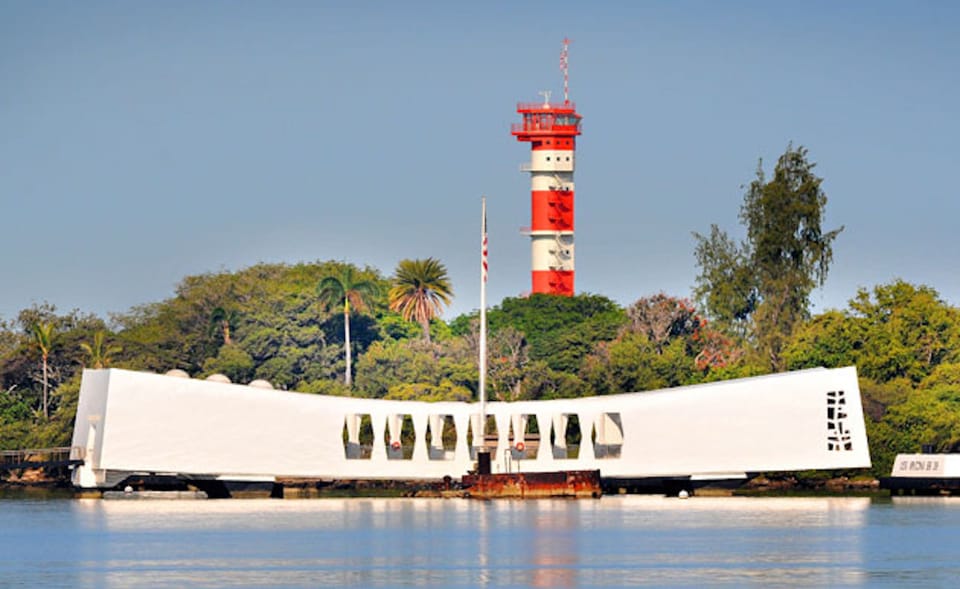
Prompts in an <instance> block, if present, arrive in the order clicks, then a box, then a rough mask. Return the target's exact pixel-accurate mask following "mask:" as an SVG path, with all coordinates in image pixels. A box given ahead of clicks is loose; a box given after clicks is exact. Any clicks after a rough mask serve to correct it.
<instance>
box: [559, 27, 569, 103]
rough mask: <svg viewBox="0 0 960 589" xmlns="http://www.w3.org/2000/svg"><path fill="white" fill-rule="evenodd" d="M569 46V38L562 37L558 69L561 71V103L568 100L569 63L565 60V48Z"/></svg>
mask: <svg viewBox="0 0 960 589" xmlns="http://www.w3.org/2000/svg"><path fill="white" fill-rule="evenodd" d="M569 47H570V39H567V38H566V37H564V39H563V49H562V50H561V51H560V71H561V72H563V103H564V104H567V103H569V102H570V65H569V63H568V62H567V50H568V48H569Z"/></svg>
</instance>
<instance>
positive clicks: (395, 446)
mask: <svg viewBox="0 0 960 589" xmlns="http://www.w3.org/2000/svg"><path fill="white" fill-rule="evenodd" d="M390 447H391V448H393V450H394V451H396V450H399V449H400V440H394V441H392V442H390Z"/></svg>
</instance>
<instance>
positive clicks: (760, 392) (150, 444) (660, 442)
mask: <svg viewBox="0 0 960 589" xmlns="http://www.w3.org/2000/svg"><path fill="white" fill-rule="evenodd" d="M258 384H259V385H261V386H256V385H258ZM264 384H266V383H262V382H261V383H252V386H247V385H239V384H230V383H226V382H213V381H209V380H206V381H205V380H198V379H190V378H183V377H182V376H181V377H176V376H167V375H159V374H151V373H143V372H132V371H127V370H118V369H105V370H85V371H84V373H83V383H82V385H81V388H80V400H79V406H78V409H77V418H76V424H75V427H74V433H73V446H75V447H80V448H84V449H85V451H84V457H85V461H84V464H83V465H81V466H78V467H77V468H76V470H75V471H74V474H73V482H74V484H76V485H77V486H79V487H83V488H107V487H113V486H115V485H117V484H119V483H120V482H122V481H123V480H124V479H126V478H127V477H129V476H134V475H152V474H156V475H174V476H177V477H181V478H184V479H186V480H190V479H195V480H201V479H217V480H222V481H264V482H267V481H274V480H275V479H276V478H278V477H284V478H286V477H303V478H311V479H320V480H354V479H379V480H437V479H442V478H443V477H445V476H450V477H454V478H459V477H460V476H462V475H464V474H466V473H467V471H469V470H471V469H473V468H475V460H476V451H477V450H478V448H479V447H480V446H481V445H482V443H483V440H480V439H478V438H479V437H480V436H476V437H475V436H474V432H479V431H481V430H480V428H479V424H480V420H479V411H480V409H479V407H480V405H479V404H477V403H446V402H440V403H424V402H416V401H387V400H380V399H359V398H351V397H333V396H324V395H311V394H303V393H292V392H285V391H278V390H270V389H266V388H262V385H264ZM266 386H269V385H266ZM486 412H487V415H488V421H487V424H488V425H486V436H485V437H486V447H487V449H488V450H490V451H491V452H492V458H493V464H492V467H493V472H495V473H496V472H507V471H517V470H519V471H522V472H538V471H557V470H585V469H599V471H600V474H601V477H604V478H608V479H609V478H615V479H644V478H657V477H687V476H689V477H690V478H691V479H692V480H698V479H700V480H706V479H736V478H744V477H746V476H747V474H748V473H756V472H771V471H792V470H807V469H839V468H859V467H868V466H870V455H869V452H868V448H867V437H866V433H865V430H864V421H863V409H862V406H861V402H860V391H859V388H858V386H857V375H856V370H855V369H854V368H852V367H850V368H839V369H832V370H827V369H814V370H805V371H799V372H792V373H785V374H777V375H771V376H763V377H756V378H748V379H740V380H731V381H725V382H717V383H712V384H705V385H696V386H688V387H681V388H675V389H668V390H660V391H651V392H643V393H629V394H621V395H610V396H603V397H588V398H579V399H561V400H549V401H520V402H514V403H495V402H493V403H488V404H487V405H486Z"/></svg>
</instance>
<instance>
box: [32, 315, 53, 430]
mask: <svg viewBox="0 0 960 589" xmlns="http://www.w3.org/2000/svg"><path fill="white" fill-rule="evenodd" d="M32 332H33V342H34V343H35V344H36V345H37V349H38V350H40V360H41V362H42V364H43V417H44V418H45V419H49V418H50V410H49V406H48V403H47V398H48V397H47V391H48V388H49V382H48V380H47V360H48V359H49V358H50V350H52V349H53V336H54V330H53V323H52V322H49V321H47V322H45V323H34V324H33V328H32Z"/></svg>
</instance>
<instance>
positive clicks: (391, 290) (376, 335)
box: [0, 146, 960, 474]
mask: <svg viewBox="0 0 960 589" xmlns="http://www.w3.org/2000/svg"><path fill="white" fill-rule="evenodd" d="M813 169H814V164H813V163H811V162H810V161H809V160H808V154H807V151H806V150H805V149H804V148H802V147H799V148H794V147H793V146H788V148H787V150H786V152H785V153H784V155H783V156H781V157H780V158H779V160H778V162H777V163H776V165H775V167H774V170H773V174H772V177H770V178H767V177H766V176H765V174H764V171H763V166H762V162H761V165H759V166H758V169H757V174H756V177H755V179H754V180H753V181H752V182H751V183H750V184H749V185H748V186H747V187H746V192H745V195H744V201H743V204H742V206H741V214H740V221H741V223H742V224H743V226H744V234H745V238H744V239H743V240H742V241H740V242H737V241H735V240H734V239H732V238H731V237H730V236H729V234H728V233H727V232H726V231H723V230H721V229H720V228H719V227H717V226H713V227H711V229H710V231H709V233H708V234H706V235H702V234H694V238H695V242H696V245H695V249H694V256H695V259H696V261H697V265H698V268H699V276H698V280H697V285H696V287H695V289H694V293H693V295H694V296H693V299H692V300H691V299H688V298H684V297H680V296H673V295H669V294H666V293H662V292H661V293H653V294H648V295H646V296H641V297H640V298H638V299H637V300H636V301H634V302H633V303H631V304H629V305H626V306H621V305H619V304H618V303H616V302H615V301H612V300H611V299H609V298H607V297H605V296H602V295H599V294H580V295H576V296H574V297H557V296H549V295H540V294H537V295H532V296H529V297H511V298H506V299H504V300H503V301H501V303H500V304H499V305H496V306H495V307H493V308H491V309H490V310H489V311H488V325H489V342H488V357H489V359H488V366H489V368H488V379H487V386H488V387H489V390H488V391H487V393H488V396H489V398H491V399H499V400H505V401H514V400H521V399H552V398H571V397H580V396H590V395H607V394H615V393H621V392H633V391H644V390H652V389H660V388H666V387H673V386H680V385H687V384H695V383H703V382H711V381H715V380H722V379H728V378H736V377H744V376H753V375H760V374H766V373H770V372H776V371H782V370H794V369H801V368H808V367H815V366H825V367H839V366H846V365H851V364H855V365H857V367H858V370H859V375H860V386H861V392H862V394H863V400H864V406H865V409H866V414H867V426H868V434H869V437H870V444H871V453H872V456H873V460H874V471H875V473H877V474H886V473H888V472H889V467H890V463H891V461H892V459H893V456H894V455H895V454H896V453H897V452H905V451H915V450H917V449H918V448H919V445H920V444H933V445H934V446H935V447H936V448H937V449H938V450H942V451H950V450H954V449H956V448H957V447H958V445H960V310H958V309H957V308H955V307H953V306H951V305H949V304H947V303H946V302H945V301H943V300H942V299H941V298H940V296H939V295H938V293H937V292H936V291H935V290H934V289H932V288H930V287H928V286H924V285H913V284H909V283H906V282H903V281H901V280H898V279H894V280H892V281H891V282H888V283H885V284H880V285H877V286H875V287H873V288H871V289H861V290H859V291H858V292H857V293H856V294H855V295H854V297H853V298H852V299H851V300H850V302H849V304H848V306H847V307H846V308H845V309H839V310H828V311H824V312H822V313H819V314H816V315H814V314H812V313H811V311H810V303H809V296H810V293H811V292H812V290H813V289H814V288H816V287H817V286H819V285H822V284H823V282H824V281H825V280H826V277H827V273H828V271H829V266H830V263H831V261H832V244H833V242H834V241H835V240H836V239H837V238H838V236H839V235H840V234H841V231H842V228H840V229H834V230H823V229H822V227H821V224H822V221H823V217H824V212H825V207H826V202H827V199H826V195H825V194H824V193H823V190H822V180H821V179H820V178H818V177H817V176H816V175H815V174H814V172H813ZM452 297H453V290H452V285H451V283H450V280H449V277H448V276H447V272H446V268H445V267H444V265H443V264H442V262H440V261H439V260H437V259H434V258H427V259H421V260H403V261H401V262H400V263H399V264H398V266H397V268H396V269H395V271H394V273H393V274H392V275H391V276H385V275H383V274H382V273H381V272H380V271H379V270H377V269H376V268H372V267H369V266H366V267H360V266H357V265H355V264H350V263H346V262H341V261H318V262H312V263H299V264H258V265H255V266H251V267H249V268H246V269H243V270H239V271H236V272H219V273H209V274H202V275H196V276H188V277H186V278H184V279H183V280H182V281H181V283H180V284H179V285H178V286H177V288H176V290H175V293H174V296H173V297H171V298H169V299H167V300H164V301H161V302H156V303H150V304H146V305H141V306H138V307H134V308H133V309H130V310H129V311H127V312H125V313H118V314H114V315H111V316H110V317H109V318H106V319H103V318H100V317H97V316H94V315H90V314H84V313H81V312H79V311H73V312H69V313H59V312H58V311H57V310H56V309H55V308H54V307H52V306H50V305H35V306H33V307H31V308H29V309H25V310H23V311H22V312H21V313H20V314H19V315H18V317H17V318H16V319H14V320H12V321H7V322H0V447H2V448H4V449H9V448H25V447H44V446H53V445H66V444H69V440H70V436H71V433H72V420H73V416H74V413H75V411H76V402H77V396H78V392H79V383H80V373H81V369H82V368H83V367H88V368H99V367H110V366H114V367H121V368H127V369H132V370H148V371H154V372H166V371H168V370H171V369H179V370H183V371H186V372H187V373H188V374H189V375H190V376H192V377H197V378H203V377H207V376H210V375H212V374H223V375H226V376H227V377H228V378H230V379H231V380H232V381H233V382H237V383H248V382H251V381H252V380H255V379H263V380H267V381H269V382H270V383H272V385H273V386H274V387H275V388H277V389H283V390H292V391H300V392H304V393H315V394H316V393H319V394H332V395H352V396H360V397H370V398H387V399H418V400H428V401H438V400H461V401H470V400H476V399H477V398H478V391H477V353H478V345H477V344H478V333H479V332H478V313H477V312H473V313H468V314H464V315H460V316H458V317H455V318H452V319H451V320H449V321H443V320H441V319H440V316H441V314H442V311H443V309H444V307H445V306H446V305H449V303H450V301H451V300H452Z"/></svg>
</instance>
